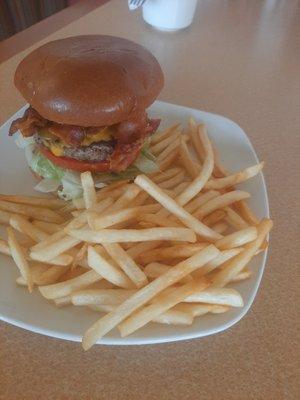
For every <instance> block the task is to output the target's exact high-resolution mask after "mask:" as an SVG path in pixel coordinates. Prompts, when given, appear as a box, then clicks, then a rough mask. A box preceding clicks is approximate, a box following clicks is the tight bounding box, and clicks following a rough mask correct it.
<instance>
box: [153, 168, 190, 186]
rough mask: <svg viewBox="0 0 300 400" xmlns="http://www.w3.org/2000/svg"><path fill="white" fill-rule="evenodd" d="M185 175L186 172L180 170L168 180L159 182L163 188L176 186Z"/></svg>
mask: <svg viewBox="0 0 300 400" xmlns="http://www.w3.org/2000/svg"><path fill="white" fill-rule="evenodd" d="M184 176H185V172H184V171H180V172H179V173H178V174H177V175H176V176H173V178H170V179H168V180H167V181H163V182H161V183H160V184H159V187H161V188H162V189H172V188H173V187H174V186H176V185H179V184H180V182H182V180H183V178H184Z"/></svg>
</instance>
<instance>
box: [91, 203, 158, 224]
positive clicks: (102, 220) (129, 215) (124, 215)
mask: <svg viewBox="0 0 300 400" xmlns="http://www.w3.org/2000/svg"><path fill="white" fill-rule="evenodd" d="M158 209H159V205H158V204H149V205H145V206H137V207H131V208H123V209H121V210H116V211H111V212H110V213H108V214H105V215H103V216H102V215H101V216H99V217H98V216H93V218H92V220H91V221H89V225H90V227H91V228H92V229H95V230H97V229H104V228H108V227H110V226H113V225H115V224H118V223H120V222H124V221H128V220H130V219H133V218H136V217H137V216H138V215H139V214H142V213H147V212H155V211H157V210H158ZM88 220H89V218H88Z"/></svg>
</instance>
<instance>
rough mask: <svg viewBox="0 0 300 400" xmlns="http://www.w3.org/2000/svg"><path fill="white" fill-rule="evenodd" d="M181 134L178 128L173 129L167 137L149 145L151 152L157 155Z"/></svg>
mask: <svg viewBox="0 0 300 400" xmlns="http://www.w3.org/2000/svg"><path fill="white" fill-rule="evenodd" d="M180 135H181V132H180V131H179V130H175V131H173V132H172V134H170V135H169V136H168V137H166V138H165V139H163V140H161V141H159V142H158V143H156V144H153V145H152V146H151V147H150V151H151V153H153V154H155V155H158V154H160V153H161V152H162V151H163V150H164V149H166V148H167V147H168V146H170V145H171V144H172V143H173V142H174V140H176V139H177V138H178V137H179V136H180Z"/></svg>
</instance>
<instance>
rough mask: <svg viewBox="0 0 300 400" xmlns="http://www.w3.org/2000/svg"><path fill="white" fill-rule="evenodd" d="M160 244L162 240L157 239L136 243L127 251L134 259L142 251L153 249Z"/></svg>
mask: <svg viewBox="0 0 300 400" xmlns="http://www.w3.org/2000/svg"><path fill="white" fill-rule="evenodd" d="M161 244H162V242H160V241H158V240H155V241H147V242H141V243H138V244H134V246H132V247H130V248H129V250H127V253H128V255H129V256H130V257H132V258H133V259H134V260H135V259H136V258H137V257H138V256H139V255H140V254H142V253H143V252H145V251H147V250H151V249H155V248H156V247H159V246H160V245H161Z"/></svg>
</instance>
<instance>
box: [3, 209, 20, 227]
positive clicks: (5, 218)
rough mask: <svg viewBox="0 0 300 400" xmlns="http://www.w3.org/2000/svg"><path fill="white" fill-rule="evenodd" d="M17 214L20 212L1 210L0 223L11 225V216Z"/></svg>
mask: <svg viewBox="0 0 300 400" xmlns="http://www.w3.org/2000/svg"><path fill="white" fill-rule="evenodd" d="M15 215H16V216H18V215H19V214H16V213H11V212H7V211H3V210H0V225H1V224H2V225H9V220H10V218H11V217H13V216H15Z"/></svg>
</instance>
